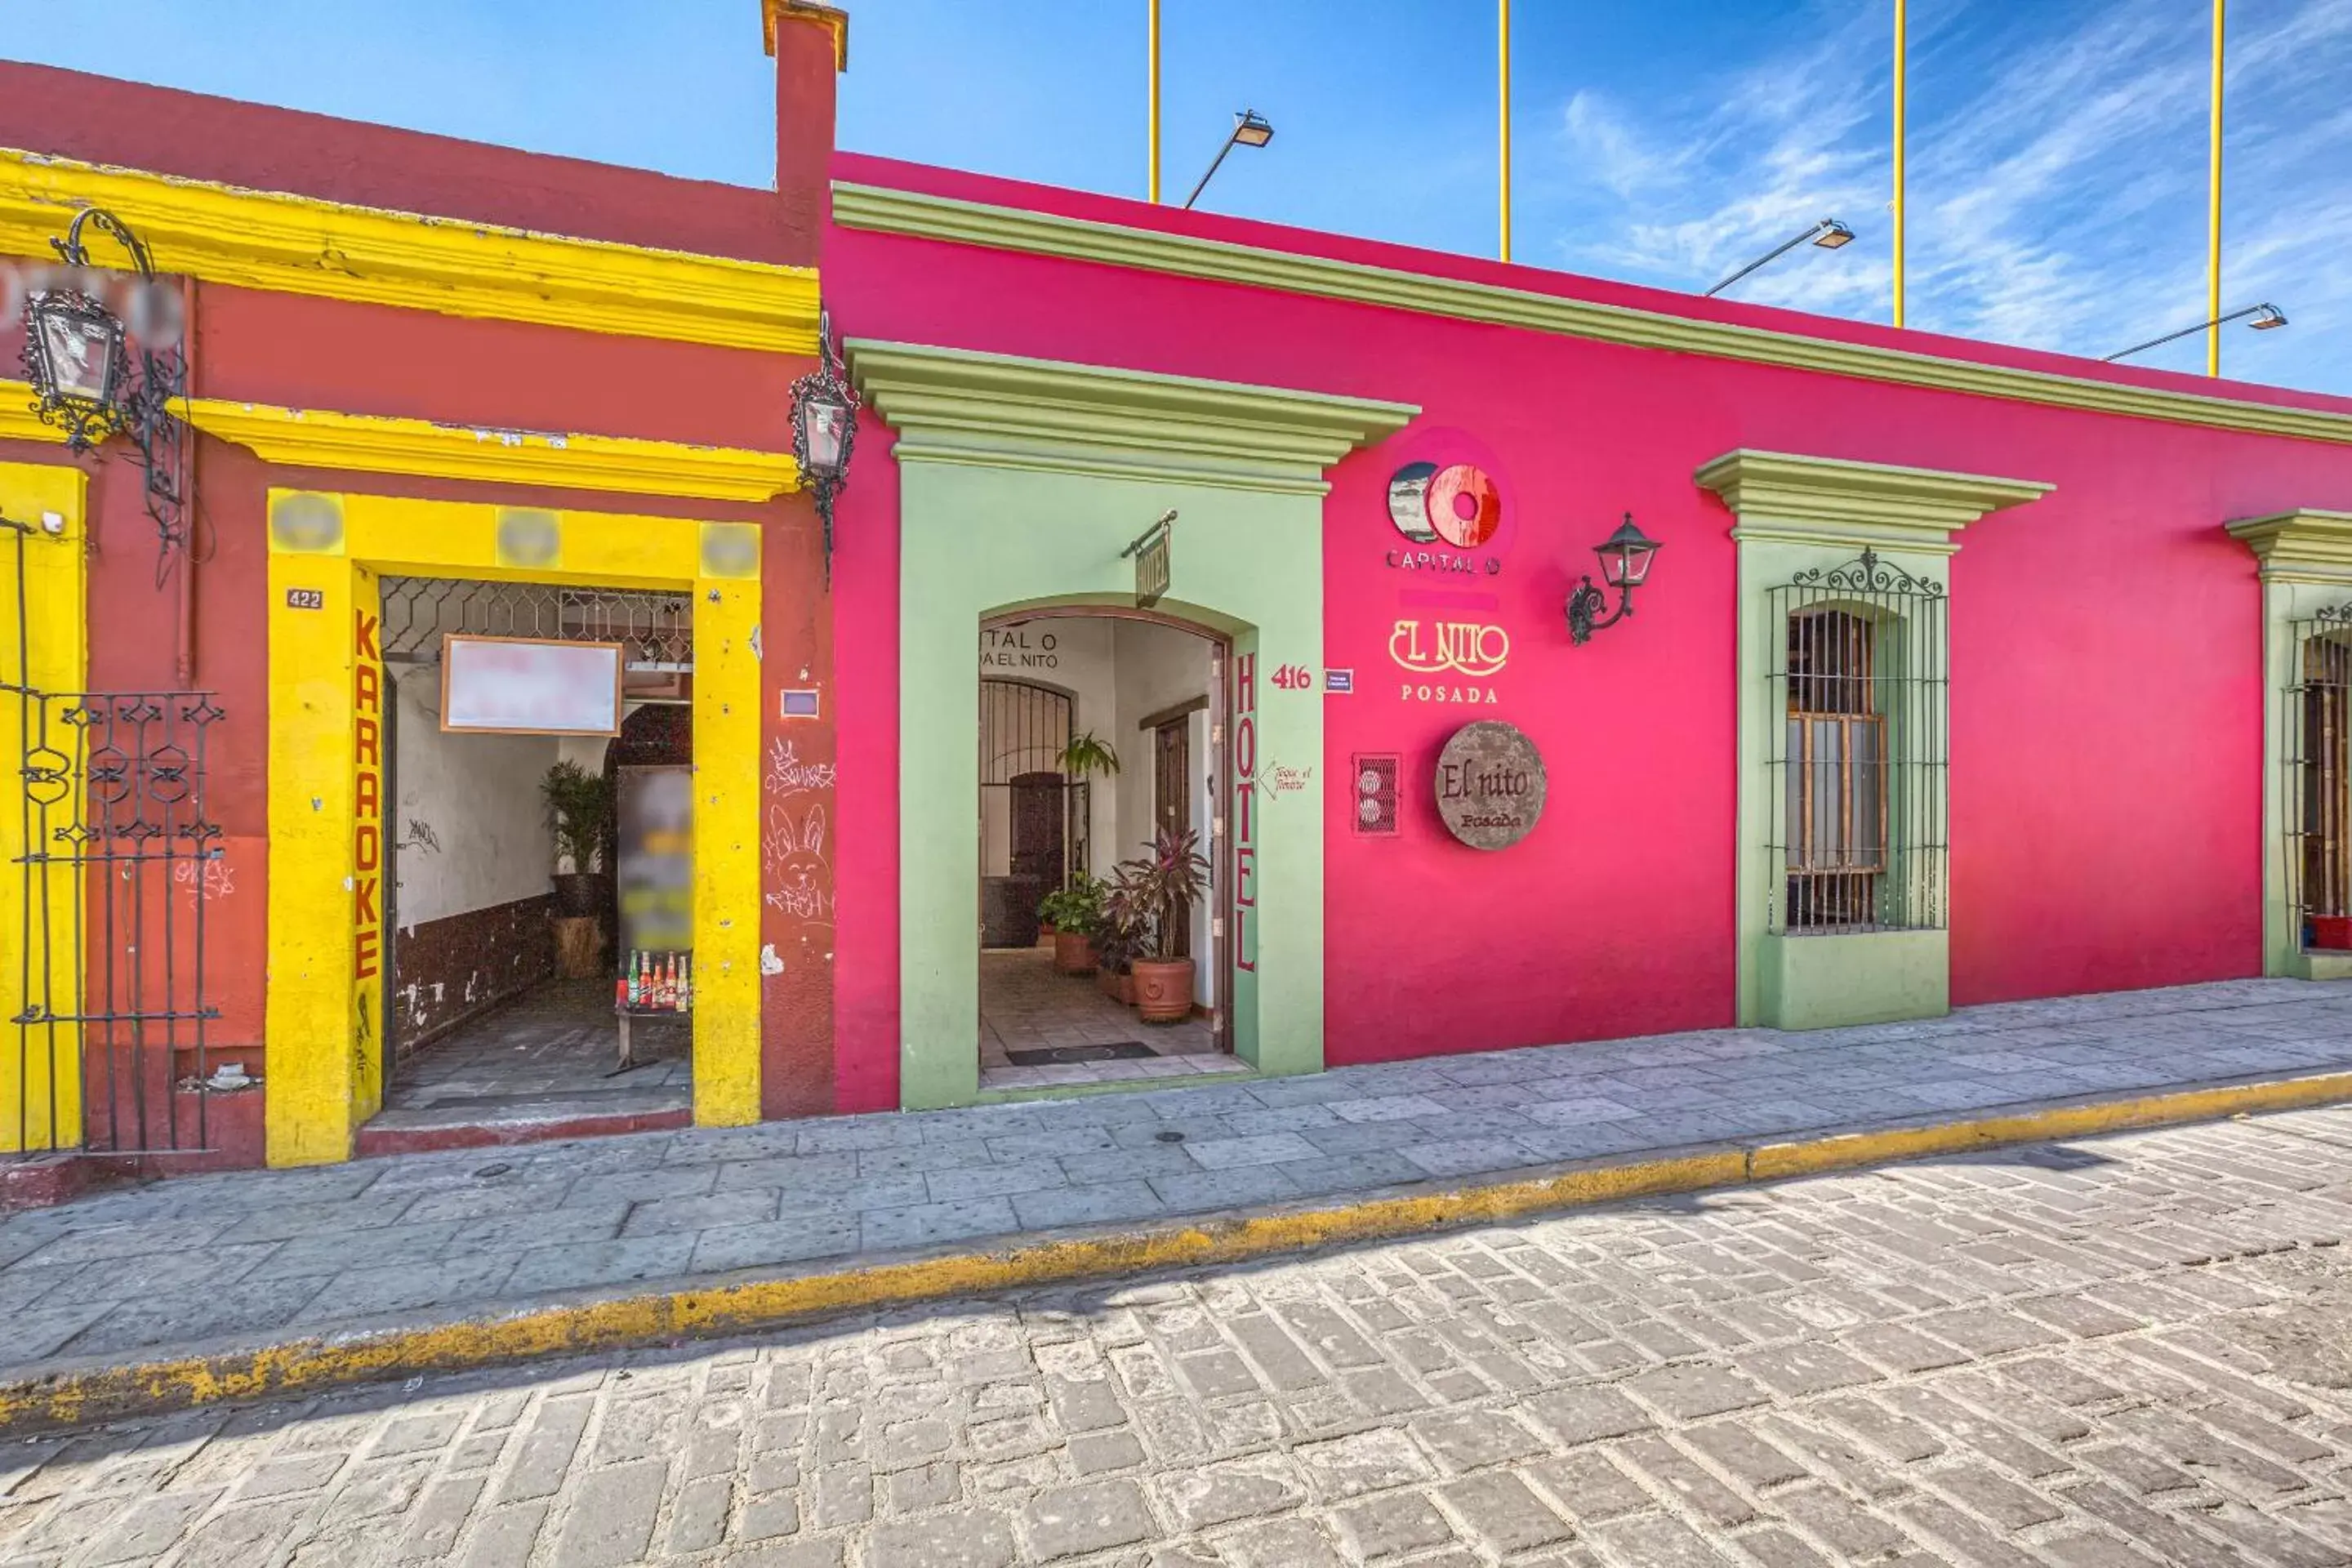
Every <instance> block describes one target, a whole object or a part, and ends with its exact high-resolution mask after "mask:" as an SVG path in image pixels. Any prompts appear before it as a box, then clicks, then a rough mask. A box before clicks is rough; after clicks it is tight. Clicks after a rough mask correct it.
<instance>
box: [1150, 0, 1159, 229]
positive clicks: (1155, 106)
mask: <svg viewBox="0 0 2352 1568" xmlns="http://www.w3.org/2000/svg"><path fill="white" fill-rule="evenodd" d="M1148 4H1149V5H1150V12H1151V16H1150V24H1149V30H1150V39H1151V41H1150V49H1149V52H1150V61H1151V63H1150V78H1151V86H1150V95H1149V96H1150V101H1151V107H1150V119H1151V133H1150V142H1151V153H1150V157H1151V173H1150V180H1149V182H1148V183H1149V184H1150V187H1151V199H1152V200H1153V201H1154V202H1157V201H1159V199H1160V0H1148Z"/></svg>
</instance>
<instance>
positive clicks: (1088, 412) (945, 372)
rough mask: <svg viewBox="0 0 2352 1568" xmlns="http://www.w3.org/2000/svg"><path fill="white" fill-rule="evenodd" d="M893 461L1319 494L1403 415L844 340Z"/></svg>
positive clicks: (1235, 388) (1371, 403)
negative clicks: (1334, 472) (889, 438)
mask: <svg viewBox="0 0 2352 1568" xmlns="http://www.w3.org/2000/svg"><path fill="white" fill-rule="evenodd" d="M843 346H844V349H845V352H846V353H847V354H848V358H849V363H850V369H851V374H852V375H853V376H854V377H855V378H856V383H857V386H858V389H859V390H860V391H861V392H863V393H864V394H865V395H866V398H867V400H868V401H869V402H871V403H872V404H873V405H874V407H875V409H876V411H877V413H879V414H880V415H881V416H882V417H883V418H885V419H886V420H887V421H889V423H890V424H891V425H892V426H895V427H896V428H897V429H898V432H899V439H898V457H899V460H900V461H902V462H904V461H908V460H910V459H921V460H927V461H931V462H957V463H968V464H974V465H982V466H994V467H1004V468H1049V469H1053V470H1055V471H1058V472H1062V473H1070V474H1081V475H1089V476H1096V477H1108V478H1120V479H1163V480H1174V481H1178V482H1181V483H1187V484H1206V485H1215V486H1220V487H1223V488H1231V489H1257V490H1275V491H1282V492H1288V493H1295V494H1301V495H1318V496H1319V495H1321V494H1322V493H1323V492H1324V491H1325V490H1327V489H1329V488H1330V487H1329V485H1328V483H1327V482H1326V481H1325V479H1324V477H1323V475H1324V470H1325V469H1327V468H1329V467H1330V466H1331V465H1332V464H1334V463H1336V462H1338V461H1339V459H1340V458H1344V457H1346V456H1347V455H1348V454H1349V452H1352V451H1354V450H1355V449H1356V448H1357V447H1361V446H1366V445H1369V444H1370V443H1371V442H1373V441H1375V440H1378V439H1379V438H1380V437H1384V436H1387V435H1390V434H1391V433H1392V432H1394V431H1397V430H1400V429H1402V428H1403V427H1404V426H1405V425H1406V423H1407V422H1408V421H1410V420H1411V419H1412V416H1414V415H1416V414H1418V413H1420V412H1421V410H1420V408H1419V407H1418V406H1417V405H1413V404H1410V403H1383V402H1378V401H1375V400H1373V399H1370V398H1362V397H1338V396H1330V395H1324V394H1321V393H1312V392H1295V391H1291V390H1288V389H1286V388H1279V387H1266V386H1244V385H1241V384H1236V383H1234V382H1223V381H1203V380H1200V379H1197V378H1194V377H1191V376H1173V375H1151V374H1144V373H1142V372H1139V371H1131V370H1119V369H1111V368H1106V367H1103V366H1098V365H1077V364H1062V363H1054V362H1052V361H1047V360H1035V359H1022V358H1016V357H1014V356H1013V355H1009V354H984V353H971V352H968V351H965V350H961V349H942V348H929V347H923V346H919V345H915V344H909V343H885V342H873V341H870V340H867V339H861V338H853V339H851V340H849V342H846V343H845V344H844V345H843Z"/></svg>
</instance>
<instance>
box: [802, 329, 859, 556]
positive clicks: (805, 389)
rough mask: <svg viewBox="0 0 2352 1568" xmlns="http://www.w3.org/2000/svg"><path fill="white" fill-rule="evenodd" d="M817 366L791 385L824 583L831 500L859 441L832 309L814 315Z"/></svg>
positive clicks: (830, 548) (830, 534)
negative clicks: (820, 537)
mask: <svg viewBox="0 0 2352 1568" xmlns="http://www.w3.org/2000/svg"><path fill="white" fill-rule="evenodd" d="M816 338H817V344H816V352H817V367H816V369H814V370H813V371H811V372H809V373H808V374H806V375H804V376H803V377H801V378H800V379H799V380H798V381H796V382H794V383H793V461H794V462H796V463H797V464H798V465H799V466H800V472H801V482H802V483H803V484H804V485H806V486H807V487H808V488H809V489H810V491H811V493H813V494H814V496H815V498H816V514H817V517H818V519H819V521H822V522H823V523H824V583H825V586H826V588H827V589H830V588H831V587H832V586H833V501H834V497H835V496H836V495H838V494H839V493H840V491H841V489H842V487H843V486H845V485H846V484H848V483H849V454H850V450H851V448H852V447H855V446H856V444H857V410H858V406H859V404H858V397H857V393H856V389H855V388H853V387H852V386H851V385H850V384H849V378H848V377H847V376H845V375H844V374H842V369H841V355H840V353H838V352H837V351H836V350H835V347H834V342H833V313H832V312H831V311H829V310H819V311H818V312H817V318H816Z"/></svg>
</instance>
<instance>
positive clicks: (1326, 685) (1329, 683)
mask: <svg viewBox="0 0 2352 1568" xmlns="http://www.w3.org/2000/svg"><path fill="white" fill-rule="evenodd" d="M1323 689H1324V690H1326V691H1350V692H1351V691H1353V690H1355V689H1356V672H1355V671H1354V670H1352V669H1327V670H1325V671H1324V672H1323Z"/></svg>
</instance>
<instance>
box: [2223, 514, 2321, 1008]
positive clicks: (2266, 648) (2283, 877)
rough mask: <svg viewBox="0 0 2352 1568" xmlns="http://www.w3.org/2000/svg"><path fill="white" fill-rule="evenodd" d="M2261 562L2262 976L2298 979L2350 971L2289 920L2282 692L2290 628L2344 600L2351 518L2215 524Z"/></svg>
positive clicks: (2287, 684)
mask: <svg viewBox="0 0 2352 1568" xmlns="http://www.w3.org/2000/svg"><path fill="white" fill-rule="evenodd" d="M2223 526H2224V528H2225V529H2226V530H2227V531H2228V532H2229V533H2230V535H2231V538H2233V539H2236V540H2238V541H2240V542H2242V543H2243V544H2244V545H2245V546H2246V548H2247V549H2249V550H2251V551H2252V552H2254V558H2255V559H2256V560H2257V561H2259V562H2261V563H2262V571H2261V576H2262V584H2263V759H2264V760H2263V774H2264V783H2263V973H2265V974H2286V975H2294V976H2296V977H2298V978H2301V979H2306V980H2317V979H2336V978H2342V977H2345V976H2346V975H2347V973H2352V966H2346V965H2342V964H2340V963H2339V961H2338V960H2337V959H2336V957H2335V956H2334V955H2332V954H2326V953H2305V952H2304V950H2303V931H2302V927H2301V924H2300V922H2298V921H2296V920H2295V918H2294V897H2293V891H2292V889H2293V883H2294V873H2293V871H2292V869H2291V868H2290V866H2289V863H2288V862H2289V857H2290V855H2291V854H2292V852H2293V846H2292V843H2291V841H2290V840H2289V838H2288V837H2287V830H2286V818H2287V808H2288V805H2289V804H2290V803H2291V802H2292V801H2293V799H2294V778H2293V776H2292V774H2291V773H2289V771H2288V770H2289V767H2290V765H2291V764H2290V762H2289V759H2288V749H2287V713H2286V694H2287V691H2288V689H2290V688H2291V687H2293V686H2294V683H2295V680H2296V679H2297V674H2296V670H2295V658H2296V650H2295V646H2294V623H2296V622H2297V621H2305V620H2309V619H2310V618H2311V617H2312V616H2314V615H2315V614H2316V613H2317V612H2318V611H2320V610H2322V609H2325V608H2326V607H2327V606H2329V605H2341V604H2344V603H2346V602H2347V601H2352V512H2340V511H2315V510H2297V511H2285V512H2275V513H2273V514H2272V515H2270V516H2268V517H2250V518H2243V519H2241V520H2240V521H2236V522H2231V523H2226V524H2224V525H2223Z"/></svg>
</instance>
